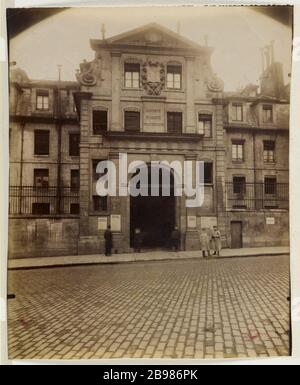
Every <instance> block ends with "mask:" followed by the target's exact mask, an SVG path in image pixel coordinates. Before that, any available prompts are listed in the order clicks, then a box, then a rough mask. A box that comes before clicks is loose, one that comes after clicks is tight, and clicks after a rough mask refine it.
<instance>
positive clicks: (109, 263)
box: [8, 252, 290, 271]
mask: <svg viewBox="0 0 300 385" xmlns="http://www.w3.org/2000/svg"><path fill="white" fill-rule="evenodd" d="M285 255H290V253H289V252H288V253H284V252H278V253H276V252H273V253H268V254H246V255H242V256H236V255H232V256H227V257H226V256H220V257H218V258H213V259H211V260H207V259H203V257H199V258H197V257H194V258H193V257H182V258H178V259H176V258H164V259H144V260H131V261H130V260H129V261H107V262H86V263H84V262H78V263H77V262H74V263H64V264H62V263H57V264H53V265H38V266H16V267H8V271H15V270H36V269H51V268H63V267H76V266H92V265H96V266H101V265H103V266H109V265H121V264H122V265H123V264H133V263H148V262H171V261H174V262H180V261H193V260H204V261H206V262H216V261H217V260H219V259H222V260H224V259H243V258H255V257H259V258H261V257H275V256H285Z"/></svg>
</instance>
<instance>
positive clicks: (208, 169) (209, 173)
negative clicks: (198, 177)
mask: <svg viewBox="0 0 300 385" xmlns="http://www.w3.org/2000/svg"><path fill="white" fill-rule="evenodd" d="M204 183H205V184H213V163H212V162H204Z"/></svg>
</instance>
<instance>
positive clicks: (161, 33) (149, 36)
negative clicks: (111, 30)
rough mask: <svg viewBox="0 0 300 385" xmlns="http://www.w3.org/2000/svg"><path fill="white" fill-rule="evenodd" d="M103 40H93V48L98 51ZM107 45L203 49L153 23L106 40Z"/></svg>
mask: <svg viewBox="0 0 300 385" xmlns="http://www.w3.org/2000/svg"><path fill="white" fill-rule="evenodd" d="M101 42H103V41H101V40H98V41H97V40H92V42H91V43H92V47H93V48H94V49H96V47H97V45H98V44H101ZM105 44H106V45H116V46H119V45H129V46H149V47H163V48H175V49H178V48H179V49H189V50H199V49H203V47H201V46H200V45H198V44H196V43H194V42H193V41H191V40H189V39H187V38H185V37H183V36H181V35H179V34H178V33H176V32H173V31H171V30H169V29H167V28H165V27H162V26H161V25H159V24H156V23H151V24H148V25H146V26H144V27H140V28H136V29H134V30H131V31H129V32H125V33H122V34H120V35H117V36H114V37H111V38H109V39H106V40H105Z"/></svg>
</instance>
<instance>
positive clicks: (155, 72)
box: [141, 61, 166, 96]
mask: <svg viewBox="0 0 300 385" xmlns="http://www.w3.org/2000/svg"><path fill="white" fill-rule="evenodd" d="M141 79H142V85H143V87H144V89H145V90H146V91H147V93H148V95H155V96H159V95H160V94H161V92H162V90H163V89H164V87H165V84H166V71H165V66H164V65H163V64H161V63H159V62H152V61H148V62H145V63H144V64H143V65H142V76H141Z"/></svg>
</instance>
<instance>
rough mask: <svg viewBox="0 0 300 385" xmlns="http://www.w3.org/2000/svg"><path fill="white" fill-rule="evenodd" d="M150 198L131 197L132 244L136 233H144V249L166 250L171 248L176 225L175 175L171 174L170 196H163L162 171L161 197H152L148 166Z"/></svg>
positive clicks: (149, 167)
mask: <svg viewBox="0 0 300 385" xmlns="http://www.w3.org/2000/svg"><path fill="white" fill-rule="evenodd" d="M147 167H148V196H146V197H144V196H138V197H130V243H131V247H133V246H134V231H135V229H137V228H138V229H140V230H141V232H142V239H143V248H144V249H145V248H146V249H158V248H160V249H164V248H168V247H170V236H171V233H172V231H173V230H174V227H175V225H176V197H175V195H174V190H175V189H174V174H173V172H172V170H171V169H168V172H169V173H170V185H169V186H167V187H169V188H170V196H163V194H162V187H163V186H162V170H161V169H159V172H160V178H159V180H160V183H159V196H151V183H152V181H151V166H150V165H148V166H147Z"/></svg>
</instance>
